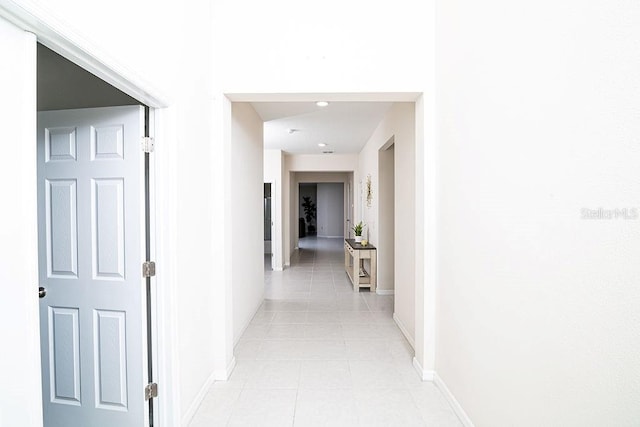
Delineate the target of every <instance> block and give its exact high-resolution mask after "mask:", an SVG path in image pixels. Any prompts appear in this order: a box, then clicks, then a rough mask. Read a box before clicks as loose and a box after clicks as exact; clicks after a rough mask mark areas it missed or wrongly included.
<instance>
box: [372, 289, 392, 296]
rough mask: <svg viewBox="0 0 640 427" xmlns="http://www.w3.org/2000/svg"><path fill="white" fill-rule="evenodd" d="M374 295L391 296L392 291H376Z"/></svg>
mask: <svg viewBox="0 0 640 427" xmlns="http://www.w3.org/2000/svg"><path fill="white" fill-rule="evenodd" d="M376 294H378V295H393V294H394V290H393V289H376Z"/></svg>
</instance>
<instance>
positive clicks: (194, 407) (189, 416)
mask: <svg viewBox="0 0 640 427" xmlns="http://www.w3.org/2000/svg"><path fill="white" fill-rule="evenodd" d="M214 382H215V373H213V374H211V375H210V376H209V378H207V381H205V383H204V384H203V385H202V388H200V391H199V392H198V394H197V395H196V397H195V398H194V399H193V402H191V405H190V406H189V409H187V412H185V413H184V416H183V417H182V421H181V422H180V425H182V426H184V427H187V426H188V425H189V424H190V423H191V420H193V417H194V416H195V415H196V413H197V412H198V409H200V405H201V404H202V401H203V400H204V398H205V397H206V396H207V393H208V392H209V390H210V389H211V386H212V385H213V383H214Z"/></svg>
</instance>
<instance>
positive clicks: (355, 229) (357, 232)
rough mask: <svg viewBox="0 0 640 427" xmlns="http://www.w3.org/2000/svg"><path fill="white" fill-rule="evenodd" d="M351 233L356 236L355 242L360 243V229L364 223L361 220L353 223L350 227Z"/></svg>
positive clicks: (362, 228) (361, 229)
mask: <svg viewBox="0 0 640 427" xmlns="http://www.w3.org/2000/svg"><path fill="white" fill-rule="evenodd" d="M351 229H352V230H353V234H355V236H356V243H360V242H361V241H362V231H363V230H364V224H363V222H362V221H360V222H359V223H357V224H356V225H354V226H353V227H352V228H351Z"/></svg>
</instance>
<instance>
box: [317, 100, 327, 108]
mask: <svg viewBox="0 0 640 427" xmlns="http://www.w3.org/2000/svg"><path fill="white" fill-rule="evenodd" d="M316 105H317V106H318V107H326V106H327V105H329V103H328V102H327V101H318V102H316Z"/></svg>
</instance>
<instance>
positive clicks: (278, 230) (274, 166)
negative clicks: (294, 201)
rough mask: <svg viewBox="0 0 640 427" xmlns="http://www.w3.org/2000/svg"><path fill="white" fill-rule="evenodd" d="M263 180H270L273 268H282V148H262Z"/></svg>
mask: <svg viewBox="0 0 640 427" xmlns="http://www.w3.org/2000/svg"><path fill="white" fill-rule="evenodd" d="M263 156H264V182H271V183H272V185H271V203H272V205H273V218H272V221H273V233H272V235H271V250H272V253H273V255H272V256H273V267H274V270H277V271H279V270H282V268H283V257H282V247H283V238H284V234H283V227H282V206H283V204H284V201H283V197H282V194H283V187H282V185H283V182H284V180H283V177H282V175H283V168H284V166H283V163H284V154H283V153H282V150H264V153H263Z"/></svg>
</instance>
